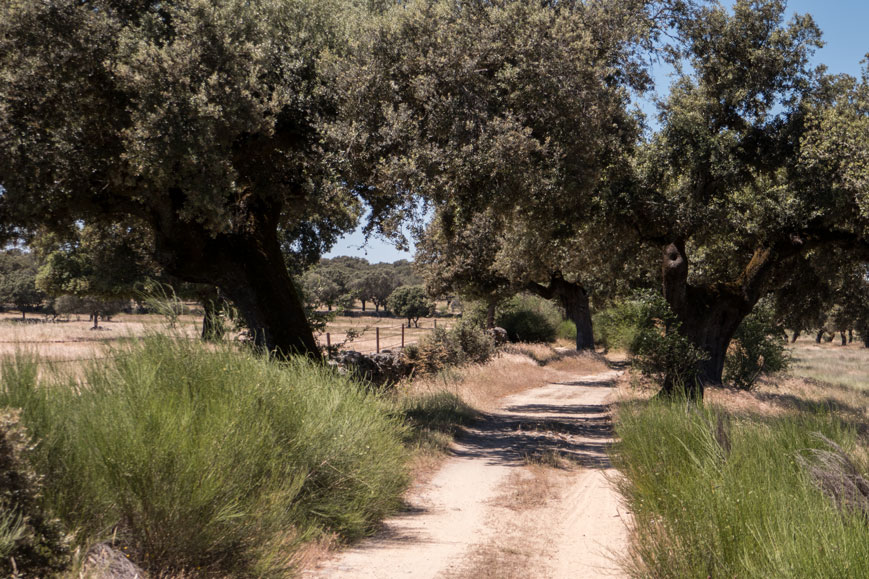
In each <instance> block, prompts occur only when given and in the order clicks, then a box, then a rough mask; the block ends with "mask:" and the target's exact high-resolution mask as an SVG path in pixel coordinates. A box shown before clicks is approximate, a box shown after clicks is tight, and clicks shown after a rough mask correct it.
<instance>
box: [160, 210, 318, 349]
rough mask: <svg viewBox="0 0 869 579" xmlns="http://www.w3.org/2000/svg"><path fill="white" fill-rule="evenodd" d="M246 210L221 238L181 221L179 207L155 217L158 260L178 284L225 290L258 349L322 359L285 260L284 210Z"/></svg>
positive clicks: (200, 227) (221, 234)
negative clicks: (281, 225) (282, 244)
mask: <svg viewBox="0 0 869 579" xmlns="http://www.w3.org/2000/svg"><path fill="white" fill-rule="evenodd" d="M182 198H183V197H182V196H180V195H179V196H178V199H182ZM180 203H181V201H178V204H179V205H180ZM247 209H248V213H247V215H245V216H244V218H239V219H238V221H239V223H240V225H239V231H233V232H227V233H218V234H213V233H212V232H210V231H208V230H206V229H205V228H204V227H202V226H200V225H198V224H197V223H191V222H186V221H181V220H179V218H178V213H179V212H178V210H177V208H175V207H165V208H163V209H162V210H161V211H155V212H154V214H153V215H152V223H153V225H154V240H155V245H156V254H155V257H156V258H157V261H158V262H159V263H160V264H161V265H163V267H165V268H166V270H167V271H168V273H170V274H172V275H174V276H175V277H178V278H179V279H183V280H185V281H190V282H194V283H204V284H210V285H214V286H217V287H218V288H220V290H221V292H222V293H223V295H225V296H226V297H227V298H228V299H229V300H230V301H231V302H232V303H233V304H234V305H235V307H236V308H237V309H238V312H239V314H240V315H241V316H242V318H243V319H244V321H245V323H246V324H247V326H248V328H249V329H250V331H251V333H252V335H253V339H254V342H255V344H256V345H258V346H260V347H262V348H264V349H266V350H268V351H269V352H276V353H279V354H281V355H290V354H304V355H308V356H311V357H313V358H318V359H319V358H320V352H319V349H318V348H317V343H316V341H315V340H314V335H313V333H312V332H311V328H310V326H309V324H308V321H307V319H306V317H305V309H304V306H303V304H302V300H301V297H300V296H299V293H298V292H297V291H296V288H295V286H294V285H293V282H292V279H291V278H290V274H289V272H288V271H287V267H286V264H285V262H284V257H283V255H282V254H281V248H280V243H279V242H278V236H277V221H278V218H279V215H280V208H279V207H270V206H268V205H267V204H266V203H264V202H261V203H260V204H259V205H257V204H256V202H255V201H251V202H250V206H249V207H248V208H247Z"/></svg>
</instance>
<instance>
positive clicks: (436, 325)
mask: <svg viewBox="0 0 869 579" xmlns="http://www.w3.org/2000/svg"><path fill="white" fill-rule="evenodd" d="M434 329H435V330H437V329H438V319H437V318H435V319H434Z"/></svg>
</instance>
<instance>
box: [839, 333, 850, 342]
mask: <svg viewBox="0 0 869 579" xmlns="http://www.w3.org/2000/svg"><path fill="white" fill-rule="evenodd" d="M839 336H840V337H841V338H842V345H843V346H847V345H848V336H847V335H846V334H845V331H844V330H842V331H840V332H839Z"/></svg>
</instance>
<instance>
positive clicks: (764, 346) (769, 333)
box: [724, 302, 790, 390]
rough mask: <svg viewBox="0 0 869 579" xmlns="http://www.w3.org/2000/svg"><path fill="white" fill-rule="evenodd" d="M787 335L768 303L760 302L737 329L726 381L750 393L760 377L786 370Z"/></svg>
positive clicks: (725, 362)
mask: <svg viewBox="0 0 869 579" xmlns="http://www.w3.org/2000/svg"><path fill="white" fill-rule="evenodd" d="M789 363H790V357H789V356H788V351H787V336H786V335H785V332H784V328H783V327H781V325H780V324H778V323H776V321H775V313H774V310H773V308H772V306H770V305H769V304H768V303H765V302H761V303H759V304H758V305H757V306H756V307H755V308H754V311H752V313H751V314H749V315H748V316H747V317H746V318H745V319H744V320H742V324H740V326H739V328H738V329H737V330H736V335H735V336H734V339H733V342H731V345H730V348H729V349H728V350H727V357H726V358H725V360H724V379H725V380H726V381H728V382H730V383H732V384H733V385H734V386H736V387H737V388H741V389H744V390H748V389H750V388H751V387H752V385H753V384H754V382H755V381H756V380H757V379H758V378H759V377H760V375H761V374H771V373H774V372H780V371H782V370H786V369H787V367H788V364H789Z"/></svg>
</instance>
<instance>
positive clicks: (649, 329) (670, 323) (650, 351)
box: [597, 291, 707, 390]
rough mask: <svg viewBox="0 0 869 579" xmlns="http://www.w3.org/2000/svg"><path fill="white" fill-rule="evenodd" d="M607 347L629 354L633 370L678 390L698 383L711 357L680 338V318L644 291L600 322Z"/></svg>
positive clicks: (598, 321) (598, 325)
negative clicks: (702, 367) (700, 369)
mask: <svg viewBox="0 0 869 579" xmlns="http://www.w3.org/2000/svg"><path fill="white" fill-rule="evenodd" d="M597 331H598V332H600V335H601V337H602V341H603V342H604V344H605V345H606V347H612V348H618V349H624V350H627V352H628V353H629V354H631V356H632V358H633V367H634V368H636V369H638V370H639V371H640V372H641V373H642V374H643V375H645V376H648V377H651V378H653V379H655V380H657V381H658V382H663V381H664V379H666V378H669V379H670V380H672V381H673V383H674V385H675V386H676V389H677V390H678V389H679V388H681V387H685V386H688V385H689V384H692V383H693V382H694V381H696V379H697V371H698V365H699V363H700V362H701V361H703V360H705V359H706V357H707V354H706V353H705V352H703V351H701V350H700V349H699V348H697V347H696V346H694V345H693V344H692V343H691V342H690V341H689V340H688V339H687V338H685V337H684V336H682V335H681V334H679V332H678V322H677V321H676V316H675V315H674V314H673V312H672V311H671V310H670V306H669V304H667V301H666V300H665V299H664V297H663V296H661V295H660V294H659V293H657V292H654V291H641V292H637V293H635V294H634V296H633V297H631V298H630V299H628V300H625V301H624V302H622V303H620V304H618V305H617V306H616V307H614V308H610V309H609V310H607V311H606V312H604V313H603V314H602V315H600V316H599V317H598V320H597Z"/></svg>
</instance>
